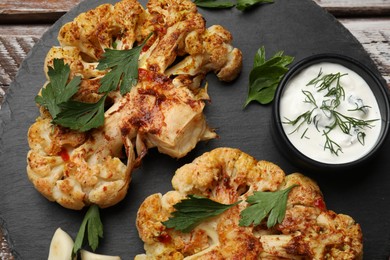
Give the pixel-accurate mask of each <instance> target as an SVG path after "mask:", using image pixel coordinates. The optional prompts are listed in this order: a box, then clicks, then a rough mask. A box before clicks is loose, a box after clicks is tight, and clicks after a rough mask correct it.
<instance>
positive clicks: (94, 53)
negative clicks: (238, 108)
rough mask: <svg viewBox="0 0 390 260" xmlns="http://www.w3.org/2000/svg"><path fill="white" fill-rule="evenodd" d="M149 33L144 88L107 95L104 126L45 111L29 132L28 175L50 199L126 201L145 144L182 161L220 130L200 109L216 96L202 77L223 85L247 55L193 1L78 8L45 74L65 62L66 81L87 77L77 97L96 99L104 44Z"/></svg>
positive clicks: (122, 43)
mask: <svg viewBox="0 0 390 260" xmlns="http://www.w3.org/2000/svg"><path fill="white" fill-rule="evenodd" d="M152 32H153V33H154V34H153V36H152V37H151V38H150V39H149V40H148V41H147V43H146V45H145V46H144V47H143V49H142V52H141V54H140V57H139V62H138V63H139V71H138V72H139V73H138V74H139V78H138V84H137V85H136V86H134V87H133V88H132V89H131V91H130V92H129V93H127V94H125V95H123V96H122V95H121V94H120V93H119V90H117V91H112V92H110V93H109V95H108V98H107V99H106V100H107V102H106V104H105V105H106V106H105V107H106V108H107V110H106V111H105V122H104V125H103V126H102V127H100V128H98V129H94V130H90V131H88V132H86V133H80V132H77V131H71V130H69V129H65V128H62V127H60V126H57V125H53V124H52V123H51V121H52V118H51V116H50V114H49V113H48V112H47V110H46V109H44V108H43V107H41V108H40V112H41V115H40V117H38V118H37V120H36V122H35V123H34V124H33V125H32V126H31V127H30V129H29V132H28V141H29V146H30V151H29V153H28V156H27V162H28V166H27V174H28V177H29V179H30V180H31V182H32V183H33V184H34V186H35V188H36V189H37V190H38V191H39V192H40V193H42V194H43V195H44V196H45V197H46V198H48V199H49V200H51V201H56V202H58V203H59V204H61V205H62V206H64V207H67V208H71V209H81V208H83V207H84V206H86V205H89V204H96V205H98V206H100V207H109V206H111V205H114V204H116V203H117V202H119V201H120V200H122V199H123V198H124V196H125V195H126V193H127V189H128V186H129V182H130V180H131V173H132V170H133V169H134V167H136V166H137V165H138V164H139V162H140V160H141V159H142V158H143V156H145V154H146V152H147V150H148V149H150V148H153V147H156V148H157V149H158V150H159V151H160V152H162V153H165V154H168V155H170V156H172V157H176V158H180V157H183V156H185V155H186V154H187V153H188V152H189V151H191V150H192V149H193V148H194V147H195V146H196V144H197V142H199V141H202V140H209V139H212V138H215V137H216V136H217V135H216V133H215V132H214V131H213V130H212V129H210V128H209V126H208V125H207V123H206V119H205V116H204V114H203V109H204V106H205V101H206V100H209V96H208V94H207V88H203V87H201V83H202V80H203V79H204V77H205V75H206V74H207V73H208V72H214V73H216V75H217V77H218V78H219V79H220V80H222V81H231V80H233V79H234V78H236V77H237V76H238V74H239V72H240V70H241V66H242V55H241V52H240V51H239V50H238V49H236V48H234V47H233V46H232V45H231V42H232V36H231V34H230V33H229V32H228V31H227V30H225V29H224V28H223V27H222V26H219V25H214V26H211V27H210V28H206V27H205V20H204V19H203V17H202V16H201V15H200V14H199V13H198V12H197V9H196V6H195V5H194V4H193V3H192V2H191V1H190V0H163V1H161V0H150V1H149V3H148V4H147V8H146V9H144V8H143V7H142V6H141V5H140V4H139V3H138V2H137V1H136V0H122V1H121V2H118V3H116V4H115V5H111V4H103V5H101V6H98V7H97V8H95V9H93V10H90V11H88V12H85V13H82V14H80V15H79V16H78V17H76V18H75V19H74V20H73V21H71V22H69V23H67V24H65V25H64V26H63V27H62V28H61V30H60V32H59V35H58V40H59V42H60V44H61V46H55V47H53V48H52V49H51V50H50V51H49V53H48V54H47V57H46V60H45V73H46V76H47V75H48V74H47V73H48V69H47V68H48V66H53V61H54V59H63V60H64V62H65V63H66V64H68V65H69V67H70V69H71V73H70V77H69V80H71V79H72V78H73V77H75V76H81V77H82V82H81V84H80V88H79V91H78V92H77V93H76V94H75V95H74V97H73V99H75V100H78V101H82V102H97V101H98V100H99V99H100V98H101V97H102V95H103V94H101V93H99V92H98V89H99V88H100V79H101V78H102V77H103V76H104V75H105V74H106V73H107V72H108V71H101V70H97V65H98V61H99V59H100V58H101V57H102V55H103V54H104V52H105V49H106V48H114V49H118V50H125V49H131V48H133V47H134V46H137V45H139V44H141V43H142V42H143V41H144V40H145V39H146V38H147V37H148V35H150V34H151V33H152ZM179 56H180V60H179V61H177V62H175V61H176V58H177V57H179ZM173 63H174V65H172V64H173Z"/></svg>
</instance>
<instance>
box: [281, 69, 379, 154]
mask: <svg viewBox="0 0 390 260" xmlns="http://www.w3.org/2000/svg"><path fill="white" fill-rule="evenodd" d="M346 75H347V74H341V73H340V72H338V73H329V74H325V75H323V72H322V70H321V69H320V71H319V73H318V75H317V76H316V77H315V78H313V79H312V80H310V81H309V83H307V85H306V86H310V85H313V86H314V87H315V88H316V91H317V92H318V93H320V92H321V93H323V97H324V98H325V99H324V100H323V101H322V103H321V104H317V102H318V101H317V100H315V98H314V95H313V93H311V92H310V91H307V90H302V93H303V94H304V96H305V99H304V101H303V102H304V103H309V104H310V105H311V109H309V110H307V111H305V112H303V113H302V114H300V115H298V116H297V117H296V118H295V119H288V118H285V120H286V121H284V122H283V123H284V124H289V125H292V126H295V128H294V130H293V131H291V132H290V134H292V133H295V132H297V131H298V130H299V129H300V127H301V126H303V125H305V124H306V125H310V124H311V123H312V122H313V123H314V125H315V128H316V129H317V131H321V130H320V129H319V127H318V120H317V116H318V115H317V114H316V113H313V112H314V111H315V110H317V109H319V110H320V111H322V113H323V114H324V115H325V116H326V117H327V118H328V119H329V122H330V123H329V124H327V125H326V126H325V127H324V130H322V135H323V136H324V138H325V142H324V150H329V151H330V153H332V154H335V155H339V153H340V152H341V153H342V152H343V150H342V148H341V146H340V145H339V144H338V143H337V142H335V141H334V140H333V139H332V138H331V137H330V133H331V132H332V131H333V130H335V129H340V130H341V131H342V132H343V133H344V134H346V135H351V134H356V137H357V140H358V141H359V143H360V144H362V145H364V143H365V142H364V138H365V136H366V134H365V132H364V129H365V128H371V127H373V125H372V123H373V122H375V121H377V120H378V119H369V120H364V119H360V118H356V117H352V116H348V115H345V114H342V113H340V112H339V111H338V110H337V109H338V107H339V106H340V104H341V102H342V101H344V100H345V90H344V88H343V86H342V85H341V83H340V79H341V78H342V77H344V76H346ZM355 105H356V107H355V108H352V109H348V111H361V112H363V113H367V110H368V109H369V108H370V106H366V105H364V104H363V101H362V100H361V99H359V100H358V102H355ZM313 114H314V116H313ZM307 129H308V128H306V130H305V133H306V131H307ZM305 133H304V134H303V135H302V137H303V136H305ZM305 137H306V136H305Z"/></svg>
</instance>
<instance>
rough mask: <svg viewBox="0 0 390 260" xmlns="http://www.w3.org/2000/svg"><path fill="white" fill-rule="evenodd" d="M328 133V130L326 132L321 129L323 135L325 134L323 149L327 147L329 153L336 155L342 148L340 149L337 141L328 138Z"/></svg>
mask: <svg viewBox="0 0 390 260" xmlns="http://www.w3.org/2000/svg"><path fill="white" fill-rule="evenodd" d="M328 134H329V131H328V132H326V131H323V135H324V136H325V144H324V150H325V149H328V150H329V151H330V152H331V153H333V154H335V155H337V156H338V155H339V152H343V150H342V149H341V146H340V145H339V144H338V143H336V142H335V141H333V140H332V139H330V137H329V135H328Z"/></svg>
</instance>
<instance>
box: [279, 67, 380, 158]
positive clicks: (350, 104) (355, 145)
mask: <svg viewBox="0 0 390 260" xmlns="http://www.w3.org/2000/svg"><path fill="white" fill-rule="evenodd" d="M320 71H322V76H323V75H326V74H336V73H338V72H340V73H341V74H345V73H347V75H344V76H342V77H340V85H341V86H342V88H343V89H344V91H345V98H344V99H343V98H341V99H340V100H341V103H340V105H339V106H338V107H337V108H336V109H335V111H337V112H340V113H341V114H343V115H346V116H349V117H353V118H356V119H362V120H365V121H367V120H375V121H373V122H370V127H367V126H364V127H363V128H360V129H355V128H353V127H351V130H350V132H349V134H345V133H343V132H342V131H341V129H340V127H336V128H334V129H333V130H332V131H330V132H329V133H328V137H329V139H330V140H332V141H334V143H333V144H334V145H333V148H334V150H333V151H337V149H338V147H337V145H339V146H340V147H339V148H340V149H341V150H339V151H337V155H336V154H335V153H334V152H333V153H332V152H331V150H330V149H326V148H324V147H325V143H326V140H327V139H326V136H325V135H324V134H323V132H324V131H326V130H327V128H326V126H329V125H330V124H332V123H333V122H334V120H335V119H334V117H332V116H330V113H329V112H327V111H326V110H323V109H320V106H321V104H322V102H323V101H324V100H329V99H330V98H332V99H334V98H333V97H324V95H325V92H326V91H318V84H317V86H314V85H309V86H307V84H308V83H309V82H310V81H311V80H312V79H314V78H316V77H317V76H318V74H319V72H320ZM331 86H335V83H332V85H331ZM303 90H305V91H309V92H310V93H311V94H312V96H313V97H314V100H315V103H316V104H317V107H318V108H315V105H314V104H312V103H309V102H306V103H305V102H304V101H305V99H307V96H306V95H305V94H303V92H302V91H303ZM306 93H308V92H306ZM328 102H329V101H328ZM328 104H329V103H328ZM357 106H359V107H362V106H364V108H362V109H361V110H364V111H361V110H356V107H357ZM367 106H368V107H367ZM313 109H314V110H313ZM351 109H355V111H349V110H351ZM311 110H313V112H312V114H311V118H312V119H313V118H314V117H315V120H312V121H311V122H310V123H309V124H307V123H306V122H305V123H303V124H302V125H301V126H300V127H299V128H298V129H297V126H298V125H299V123H298V124H296V125H295V126H294V125H292V124H287V123H286V122H288V120H287V119H289V120H295V119H296V118H297V117H298V116H299V115H301V114H303V113H305V112H306V111H311ZM286 118H287V119H286ZM380 119H381V116H380V111H379V107H378V104H377V101H376V99H375V96H374V94H373V93H372V91H371V89H370V87H369V86H368V84H367V83H366V81H365V80H364V79H363V78H362V77H360V76H359V75H358V74H357V73H356V72H354V71H352V70H350V69H348V68H346V67H344V66H342V65H339V64H335V63H329V62H322V63H318V64H315V65H312V66H310V67H308V68H306V69H304V70H302V71H301V72H300V73H299V74H298V75H296V76H295V77H294V78H292V79H291V80H290V81H289V83H288V85H287V86H286V87H285V91H284V93H283V95H282V97H281V103H280V120H281V122H282V125H283V128H284V131H285V133H286V135H287V136H288V138H289V139H290V141H291V143H292V144H293V145H294V146H295V147H296V148H297V149H298V150H299V151H301V152H302V153H303V154H304V155H306V156H307V157H309V158H312V159H314V160H316V161H320V162H324V163H331V164H341V163H347V162H351V161H354V160H356V159H359V158H361V157H363V156H364V155H366V154H367V153H368V152H369V151H370V150H371V149H372V148H373V146H374V145H375V143H376V141H377V139H378V137H379V134H380V130H381V120H380ZM300 122H302V121H300ZM315 123H316V124H317V127H316V125H315ZM294 130H295V132H294ZM358 131H360V132H361V133H360V134H359V135H358V134H357V132H358ZM362 133H364V134H365V137H364V143H363V144H362V143H361V142H359V140H360V141H362V138H358V136H359V137H361V136H362ZM336 144H337V145H336Z"/></svg>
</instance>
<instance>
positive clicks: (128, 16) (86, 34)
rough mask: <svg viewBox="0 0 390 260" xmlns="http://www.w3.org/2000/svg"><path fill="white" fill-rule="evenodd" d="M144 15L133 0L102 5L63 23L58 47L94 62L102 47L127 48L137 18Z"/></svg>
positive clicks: (137, 3)
mask: <svg viewBox="0 0 390 260" xmlns="http://www.w3.org/2000/svg"><path fill="white" fill-rule="evenodd" d="M143 12H144V9H143V7H142V6H141V4H140V3H139V2H138V1H136V0H122V1H120V2H118V3H116V4H115V5H111V4H103V5H100V6H98V7H96V8H95V9H92V10H90V11H88V12H85V13H82V14H80V15H79V16H78V17H76V18H75V19H74V20H73V21H72V22H69V23H67V24H65V25H64V26H63V27H62V28H61V29H60V32H59V34H58V41H59V42H60V44H61V46H74V47H77V48H78V49H79V50H80V51H81V52H83V53H84V54H86V55H88V57H89V58H90V59H92V60H93V61H97V60H98V59H99V58H100V57H101V55H102V54H103V52H104V49H106V48H113V45H115V46H116V48H115V49H120V50H122V49H131V48H132V47H133V44H134V43H135V41H136V37H137V36H136V31H137V26H138V19H139V16H140V15H141V14H142V13H143Z"/></svg>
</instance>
